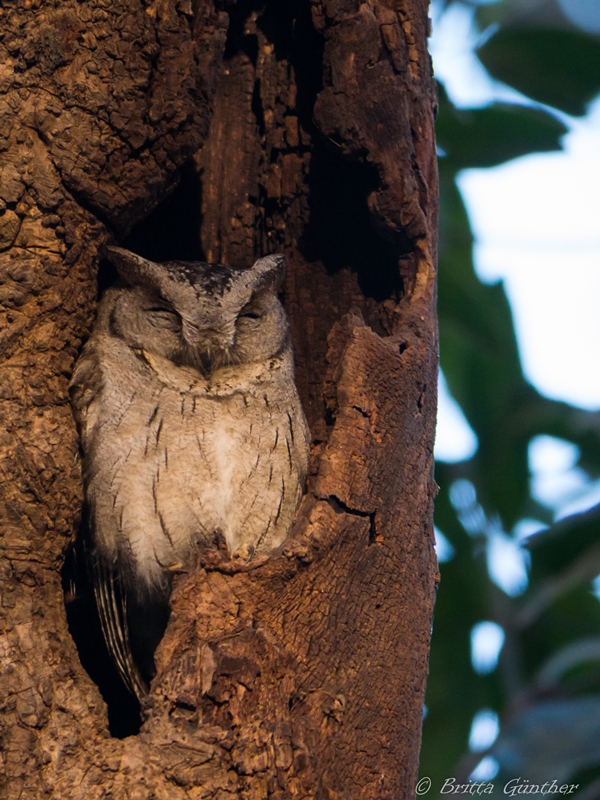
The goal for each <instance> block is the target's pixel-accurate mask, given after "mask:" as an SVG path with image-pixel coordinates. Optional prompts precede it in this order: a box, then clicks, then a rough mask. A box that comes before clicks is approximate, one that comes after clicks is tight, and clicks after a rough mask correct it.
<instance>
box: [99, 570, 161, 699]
mask: <svg viewBox="0 0 600 800" xmlns="http://www.w3.org/2000/svg"><path fill="white" fill-rule="evenodd" d="M92 583H93V586H94V596H95V598H96V606H97V608H98V616H99V617H100V625H101V627H102V633H103V635H104V641H105V642H106V646H107V648H108V650H109V652H110V655H111V656H112V658H113V660H114V662H115V664H116V665H117V669H118V670H119V674H120V675H121V677H122V678H123V681H124V682H125V684H126V685H127V687H128V688H129V690H130V691H131V692H132V693H133V694H135V695H136V697H137V698H138V699H139V700H141V699H142V698H143V697H145V696H146V695H147V694H148V686H147V684H146V682H145V680H144V679H143V678H142V676H141V674H140V671H139V670H138V668H137V666H136V664H135V661H134V660H133V656H132V649H131V638H130V636H129V625H128V623H127V595H126V593H125V592H123V590H122V587H121V583H120V580H119V576H118V574H116V573H115V571H114V570H112V569H110V568H109V567H106V565H105V564H104V563H103V561H102V560H101V559H97V558H93V559H92Z"/></svg>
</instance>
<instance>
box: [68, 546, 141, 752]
mask: <svg viewBox="0 0 600 800" xmlns="http://www.w3.org/2000/svg"><path fill="white" fill-rule="evenodd" d="M82 541H83V539H82V534H81V532H80V534H79V536H78V538H77V541H76V542H75V544H74V545H73V546H72V547H71V549H70V550H69V552H68V553H67V557H66V559H65V564H64V566H63V571H62V583H63V591H64V598H65V608H66V612H67V623H68V626H69V633H70V634H71V636H72V638H73V641H74V642H75V646H76V647H77V652H78V653H79V660H80V661H81V665H82V666H83V668H84V669H85V671H86V672H87V674H88V675H89V676H90V678H91V679H92V681H93V682H94V683H95V684H96V686H97V687H98V689H99V690H100V693H101V695H102V697H103V698H104V702H105V703H106V706H107V710H108V729H109V732H110V734H111V736H114V737H115V738H117V739H124V738H125V737H126V736H133V735H135V734H137V733H138V732H139V730H140V725H141V723H142V719H141V715H140V706H139V703H138V701H137V700H136V698H135V697H133V695H132V694H131V693H130V692H129V691H128V690H127V688H126V687H125V685H124V683H123V681H122V680H121V677H120V676H119V673H118V672H117V669H116V667H115V665H114V664H113V661H112V659H111V657H110V656H109V654H108V650H107V649H106V645H105V643H104V637H103V636H102V630H101V628H100V620H99V619H98V612H97V611H96V603H95V601H94V591H93V589H92V586H91V584H90V582H89V580H88V578H87V574H86V569H85V561H84V553H83V547H82Z"/></svg>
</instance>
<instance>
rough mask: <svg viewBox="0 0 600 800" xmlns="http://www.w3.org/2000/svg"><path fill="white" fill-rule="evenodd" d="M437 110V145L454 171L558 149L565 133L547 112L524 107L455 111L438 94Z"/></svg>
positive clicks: (560, 124)
mask: <svg viewBox="0 0 600 800" xmlns="http://www.w3.org/2000/svg"><path fill="white" fill-rule="evenodd" d="M439 109H440V110H439V113H438V117H437V120H436V132H437V140H438V144H439V146H440V147H441V148H442V150H443V151H444V153H445V154H446V155H445V159H444V160H445V161H446V162H448V164H449V165H450V166H451V168H453V169H454V170H456V171H458V170H460V169H465V168H468V167H493V166H496V165H498V164H502V163H503V162H505V161H509V160H510V159H511V158H517V157H518V156H523V155H526V154H527V153H540V152H548V151H551V150H560V149H561V143H560V137H561V136H563V135H564V134H565V133H566V132H567V128H566V127H565V125H563V123H562V122H560V121H559V120H557V119H556V118H555V117H553V116H552V115H551V114H549V113H548V112H546V111H543V110H541V109H537V108H528V107H527V106H519V105H509V104H507V103H495V104H494V105H492V106H488V107H487V108H474V109H468V110H464V109H456V108H454V106H452V105H451V104H450V103H449V102H448V101H447V100H445V97H444V93H443V92H442V91H440V104H439ZM445 166H446V165H445Z"/></svg>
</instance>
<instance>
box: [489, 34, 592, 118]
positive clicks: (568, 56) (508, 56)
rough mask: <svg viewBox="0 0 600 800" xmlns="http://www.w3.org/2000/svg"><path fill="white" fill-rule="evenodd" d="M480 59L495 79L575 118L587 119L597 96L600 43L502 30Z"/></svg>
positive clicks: (576, 36) (585, 38) (588, 38)
mask: <svg viewBox="0 0 600 800" xmlns="http://www.w3.org/2000/svg"><path fill="white" fill-rule="evenodd" d="M478 55H479V58H480V59H481V61H482V63H483V65H484V66H485V68H486V69H487V70H488V72H489V73H490V74H491V75H492V76H493V77H494V78H497V79H498V80H500V81H502V82H503V83H507V84H508V85H509V86H512V87H514V88H515V89H517V90H518V91H520V92H522V93H523V94H525V95H527V97H531V98H532V99H533V100H537V101H538V102H540V103H545V104H546V105H549V106H553V107H554V108H559V109H560V110H561V111H565V112H566V113H567V114H572V115H573V116H582V115H583V114H585V112H586V106H587V104H588V103H589V102H590V101H591V100H593V99H594V97H595V96H596V95H597V94H598V92H600V41H598V39H594V38H592V37H591V36H586V35H585V34H584V33H579V32H577V31H571V30H553V29H548V28H539V29H535V28H526V29H517V30H512V29H511V30H500V31H498V33H496V34H495V35H494V36H492V37H491V39H489V40H488V41H487V42H486V43H485V44H484V45H483V46H482V47H481V48H480V49H479V50H478Z"/></svg>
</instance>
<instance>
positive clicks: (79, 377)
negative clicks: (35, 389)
mask: <svg viewBox="0 0 600 800" xmlns="http://www.w3.org/2000/svg"><path fill="white" fill-rule="evenodd" d="M102 373H103V370H102V358H101V356H100V353H99V350H98V344H97V342H96V341H95V340H94V339H90V340H89V341H88V343H87V344H86V345H85V347H84V348H83V352H82V354H81V356H80V358H79V360H78V361H77V364H76V365H75V369H74V371H73V376H72V378H71V383H70V384H69V394H70V395H71V407H72V409H73V416H74V417H75V422H76V423H77V429H78V431H79V435H80V437H81V443H82V445H83V448H84V450H85V449H86V446H87V443H88V442H89V440H90V437H91V434H92V431H93V429H94V427H95V423H96V421H97V412H96V408H97V406H98V404H99V402H100V398H101V394H102V389H103V388H104V379H103V374H102Z"/></svg>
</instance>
